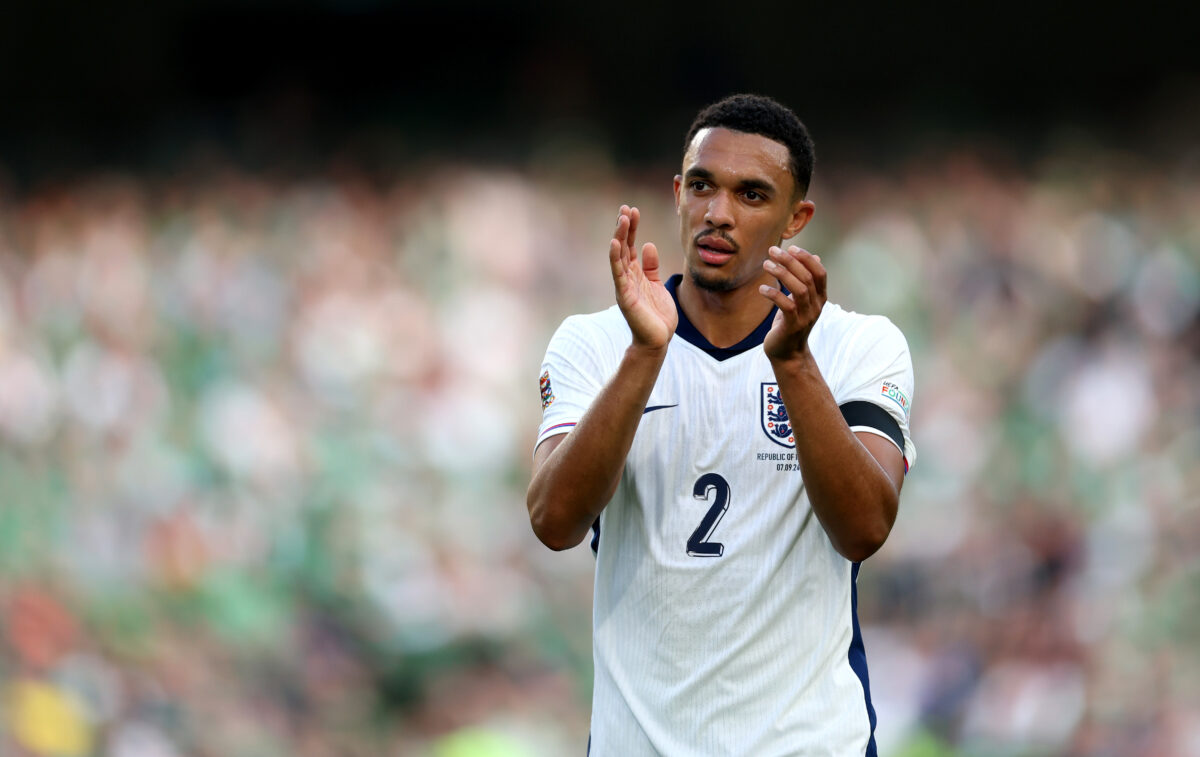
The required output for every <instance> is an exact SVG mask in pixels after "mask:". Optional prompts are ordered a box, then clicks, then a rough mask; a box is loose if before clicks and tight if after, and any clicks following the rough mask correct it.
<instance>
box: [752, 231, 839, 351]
mask: <svg viewBox="0 0 1200 757" xmlns="http://www.w3.org/2000/svg"><path fill="white" fill-rule="evenodd" d="M763 270H765V271H766V272H767V273H769V274H771V275H772V276H774V277H775V278H776V279H779V283H780V284H782V285H783V286H784V288H786V289H787V290H788V291H789V292H790V294H784V293H783V292H782V291H780V290H779V289H776V288H775V287H771V286H767V285H765V284H764V285H763V286H761V287H759V290H758V291H759V293H760V294H762V296H764V297H766V298H767V299H768V300H770V301H771V302H773V303H775V304H776V305H777V306H778V307H779V312H777V313H776V314H775V322H774V323H772V324H771V330H770V331H769V332H768V333H767V338H766V339H765V340H763V351H764V352H766V353H767V357H768V358H770V359H771V360H788V359H790V358H793V357H799V356H800V355H802V354H803V353H805V352H807V350H808V335H809V333H810V332H811V331H812V328H813V326H814V325H816V323H817V318H819V317H820V316H821V308H823V307H825V299H826V297H825V277H826V273H825V266H823V265H821V259H820V258H819V257H817V256H816V255H813V254H812V253H810V252H808V251H806V250H802V249H800V248H799V247H796V246H795V245H793V246H791V247H789V248H787V250H786V251H784V250H782V249H780V248H779V247H772V248H771V249H770V250H768V251H767V259H766V260H765V261H764V262H763Z"/></svg>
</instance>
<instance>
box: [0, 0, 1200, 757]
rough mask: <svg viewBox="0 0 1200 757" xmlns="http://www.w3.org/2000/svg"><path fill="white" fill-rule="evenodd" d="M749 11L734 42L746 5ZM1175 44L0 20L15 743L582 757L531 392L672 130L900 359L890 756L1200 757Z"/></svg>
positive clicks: (941, 10)
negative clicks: (749, 98) (733, 152)
mask: <svg viewBox="0 0 1200 757" xmlns="http://www.w3.org/2000/svg"><path fill="white" fill-rule="evenodd" d="M751 10H752V11H753V13H750V12H747V11H751ZM1191 28H1192V27H1191V26H1190V25H1189V24H1188V23H1187V22H1186V19H1183V18H1180V17H1177V16H1176V15H1175V11H1173V10H1169V9H1167V8H1163V9H1159V10H1156V9H1154V8H1150V7H1140V8H1138V9H1136V11H1135V12H1134V11H1129V10H1128V9H1124V8H1121V9H1118V8H1117V7H1116V6H1112V7H1105V6H1103V5H1100V6H1098V5H1095V4H1089V5H1087V6H1082V5H1081V6H1078V7H1071V6H1058V7H1056V8H1045V7H1035V6H1033V5H1029V6H1027V7H1021V6H1015V5H1011V4H1007V5H1004V6H1003V7H997V8H990V7H989V8H986V9H980V8H976V9H965V8H963V7H961V6H959V5H950V4H940V5H929V6H926V7H924V8H904V9H903V11H902V12H901V11H900V10H898V9H897V8H895V7H893V6H891V5H885V4H882V3H878V4H871V3H868V4H867V5H866V6H861V5H856V6H854V8H853V9H845V10H835V9H832V8H821V9H810V8H801V7H800V6H799V4H795V5H789V6H786V7H785V6H782V5H778V6H772V5H770V4H768V5H766V6H760V7H756V8H753V9H750V8H745V9H743V8H730V7H728V5H722V4H715V3H698V4H694V5H692V6H690V7H688V8H686V9H673V10H667V9H643V10H640V11H637V12H636V13H635V12H632V11H628V10H623V9H618V8H613V7H608V6H602V5H600V4H587V5H581V6H580V7H577V8H574V9H572V8H561V9H558V10H556V11H547V10H545V9H544V8H541V7H539V6H537V5H535V4H533V3H516V4H507V5H503V6H500V5H494V4H491V3H479V2H449V3H443V4H440V5H435V6H426V7H421V8H405V7H403V6H393V5H386V4H382V3H379V2H372V1H371V0H359V1H358V2H347V3H334V2H305V3H299V4H285V3H279V2H265V1H262V0H260V1H258V2H250V3H236V4H235V3H213V2H209V3H184V2H180V1H178V0H176V1H170V2H162V3H157V4H154V5H153V6H152V7H146V6H143V5H142V4H135V3H132V2H115V3H108V4H83V3H71V2H49V3H42V4H26V5H25V6H24V7H14V8H8V9H6V10H5V11H4V14H3V21H2V22H0V98H2V99H0V112H2V117H0V703H2V704H0V753H2V754H4V755H38V756H39V757H41V756H43V755H45V756H50V755H56V756H57V755H63V756H68V755H69V756H74V755H103V756H104V757H176V756H180V757H182V756H183V755H202V756H208V755H211V756H213V757H217V756H220V757H240V756H241V755H247V756H249V755H254V756H256V757H257V756H258V755H302V756H303V757H333V756H339V757H340V756H342V755H352V756H357V755H383V754H387V755H410V754H412V755H426V754H428V755H435V756H436V757H464V756H467V755H471V756H476V755H477V756H479V757H508V756H510V755H562V754H578V753H581V751H582V745H583V743H584V742H585V740H586V734H587V709H588V696H589V691H590V679H589V676H590V670H591V657H590V625H589V624H590V592H591V586H590V573H591V558H590V556H589V554H588V553H587V551H586V548H583V547H581V548H578V549H576V550H574V551H572V552H568V553H564V554H554V553H550V552H548V551H546V550H545V549H544V548H542V547H541V546H540V545H538V544H537V543H536V541H535V540H534V539H533V537H532V535H531V534H530V532H529V528H528V525H527V520H526V516H525V511H524V506H523V494H524V487H525V483H526V481H527V478H528V468H529V459H530V444H531V442H532V439H533V435H534V430H535V427H536V424H537V420H538V414H539V409H538V399H537V397H538V395H537V387H536V379H537V365H538V362H539V360H540V357H541V354H542V350H543V348H544V346H545V343H546V340H547V339H548V337H549V335H550V333H551V332H552V330H553V329H554V328H555V326H556V325H557V324H558V323H559V321H561V319H562V318H563V317H565V316H566V315H568V314H570V313H572V312H577V311H587V310H595V309H600V308H603V307H606V306H607V304H608V303H609V302H610V293H609V288H610V285H609V284H608V283H607V278H606V277H607V273H606V265H605V261H604V258H603V255H604V251H605V249H606V244H607V240H608V237H609V234H610V233H611V226H612V220H613V218H614V217H615V211H616V208H617V206H618V205H619V204H620V203H622V202H631V203H635V204H637V205H639V206H641V208H642V210H643V214H644V217H645V218H646V219H647V220H646V224H645V225H646V227H647V228H646V231H645V233H644V235H643V236H644V238H645V239H654V240H657V241H658V242H659V243H660V247H661V248H663V249H664V251H666V252H667V253H668V255H667V261H668V265H669V266H671V267H675V268H677V267H678V265H679V260H678V255H677V253H674V252H673V249H674V245H673V243H672V240H674V238H675V233H674V231H673V215H672V208H671V196H670V192H669V186H670V184H669V179H670V176H671V175H672V174H673V172H674V170H675V166H676V161H677V160H678V154H679V150H680V147H681V145H680V144H679V141H680V139H681V135H682V134H683V132H684V130H685V129H686V126H687V124H688V122H689V120H690V118H691V116H692V114H693V113H694V111H695V110H696V109H697V108H698V107H699V106H701V105H703V104H705V103H706V102H708V101H711V100H712V99H715V98H717V97H720V96H722V95H724V94H727V93H729V92H731V91H740V90H749V91H758V92H763V93H766V94H771V95H774V96H776V97H779V98H780V99H782V100H784V101H785V102H787V103H789V104H790V105H792V106H793V107H794V108H796V109H797V111H798V112H800V113H801V115H802V117H804V118H805V120H806V122H807V123H808V124H809V126H810V128H811V130H812V131H813V134H814V137H815V139H816V142H817V147H818V168H817V173H816V180H815V182H814V189H813V192H812V195H811V197H812V199H814V200H815V201H816V204H817V207H818V214H817V216H816V220H815V221H814V223H813V224H812V226H810V228H809V230H806V231H805V233H804V235H803V236H802V241H803V244H804V245H805V246H806V247H808V248H809V249H812V250H814V251H819V252H821V254H822V255H823V257H824V259H825V260H826V261H827V262H828V263H829V265H830V268H831V275H830V282H831V283H830V291H831V293H832V296H833V297H834V298H835V299H836V300H837V301H839V302H840V303H841V304H843V305H845V306H847V307H850V308H853V309H857V310H861V311H872V312H883V313H886V314H888V315H889V316H891V317H892V319H893V320H894V321H896V322H897V323H898V324H899V325H900V327H901V328H902V329H903V330H904V332H905V334H906V335H907V336H908V338H909V341H910V344H911V346H912V349H913V356H914V362H915V367H916V373H917V382H918V383H917V387H918V388H917V392H916V396H915V397H914V417H913V427H914V429H915V435H916V440H917V444H918V447H919V450H920V458H919V461H918V464H917V466H916V467H915V468H914V470H913V472H912V474H911V476H910V478H909V480H908V482H907V484H906V486H905V492H904V497H903V502H902V507H901V514H900V518H899V522H898V524H897V527H896V530H895V531H894V533H893V535H892V537H891V539H890V541H889V542H888V544H887V545H886V547H885V548H884V549H883V550H882V551H881V552H880V553H879V554H878V555H876V556H875V557H873V558H872V559H871V560H870V562H868V563H867V564H866V565H865V566H864V569H863V571H862V574H861V579H860V597H861V608H860V609H861V614H862V618H863V621H864V625H865V635H866V643H867V648H868V651H869V655H870V660H871V666H872V667H871V672H872V680H873V693H874V698H875V703H876V707H877V709H878V711H879V714H880V721H881V722H880V730H879V741H880V744H881V747H882V748H883V753H885V754H889V755H902V756H905V757H918V756H933V755H1081V756H1082V755H1114V756H1118V755H1119V756H1121V757H1125V756H1129V755H1146V756H1150V755H1153V756H1155V757H1158V756H1159V755H1197V754H1200V683H1198V682H1200V664H1198V663H1200V660H1198V659H1197V654H1196V649H1197V648H1198V645H1200V508H1198V506H1197V505H1198V502H1197V497H1196V494H1195V492H1196V491H1197V488H1198V487H1200V465H1197V462H1198V459H1200V432H1198V431H1197V428H1198V423H1197V421H1198V420H1200V392H1197V391H1196V390H1195V387H1196V386H1197V385H1198V384H1200V370H1198V366H1197V354H1198V351H1200V320H1198V313H1200V252H1198V251H1200V213H1197V209H1198V208H1200V144H1198V142H1197V138H1196V134H1198V133H1200V97H1198V93H1200V65H1197V57H1196V54H1195V52H1194V44H1193V42H1192V40H1191V39H1190V37H1191V36H1192V35H1191V32H1190V29H1191Z"/></svg>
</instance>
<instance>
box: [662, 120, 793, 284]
mask: <svg viewBox="0 0 1200 757" xmlns="http://www.w3.org/2000/svg"><path fill="white" fill-rule="evenodd" d="M789 157H790V156H789V155H788V149H787V147H785V146H784V145H783V144H781V143H779V142H776V141H775V140H773V139H768V138H766V137H764V136H761V135H758V134H746V133H744V132H740V131H731V130H729V129H721V128H709V129H702V130H700V131H699V132H698V133H697V134H696V136H695V137H694V138H693V139H692V143H691V144H690V145H688V149H687V153H686V154H685V155H684V156H683V174H682V175H681V176H676V177H675V209H676V212H677V213H678V214H679V234H680V241H681V243H682V245H683V256H684V263H685V264H686V265H687V270H688V275H689V276H690V277H691V278H692V280H693V281H694V282H695V283H696V284H697V285H699V286H700V287H701V288H702V289H708V290H710V291H718V292H725V291H732V290H734V289H738V288H741V287H743V286H746V285H748V284H751V283H754V284H757V282H758V281H759V280H760V279H762V280H771V277H770V276H768V275H767V274H765V273H764V272H763V267H762V264H763V260H765V259H766V257H767V248H769V247H771V246H772V245H777V244H779V242H780V240H781V239H787V238H789V237H792V236H794V235H796V234H797V233H798V232H799V231H800V229H801V228H803V227H804V225H805V224H806V223H808V219H809V218H811V217H812V211H813V205H812V203H811V202H807V201H805V200H801V199H799V198H793V195H794V193H795V188H796V184H795V180H794V179H793V178H792V173H791V171H790V170H789V168H788V163H789Z"/></svg>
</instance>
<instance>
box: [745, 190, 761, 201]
mask: <svg viewBox="0 0 1200 757" xmlns="http://www.w3.org/2000/svg"><path fill="white" fill-rule="evenodd" d="M746 199H747V200H749V201H750V202H758V201H759V200H762V199H764V198H763V196H762V195H761V194H759V193H758V192H755V191H754V190H753V189H750V190H747V192H746Z"/></svg>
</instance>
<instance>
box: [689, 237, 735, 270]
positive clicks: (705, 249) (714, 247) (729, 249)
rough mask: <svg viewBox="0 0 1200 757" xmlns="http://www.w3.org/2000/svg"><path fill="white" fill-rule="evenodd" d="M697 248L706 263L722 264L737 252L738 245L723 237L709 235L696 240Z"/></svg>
mask: <svg viewBox="0 0 1200 757" xmlns="http://www.w3.org/2000/svg"><path fill="white" fill-rule="evenodd" d="M696 250H697V251H698V252H699V253H700V259H701V260H703V261H704V262H705V263H708V264H710V265H721V264H722V263H725V262H727V261H728V260H730V259H731V258H732V257H733V256H734V255H736V254H737V245H735V244H734V243H733V242H731V241H729V240H727V239H722V238H721V237H717V236H707V237H703V238H701V239H697V240H696Z"/></svg>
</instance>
